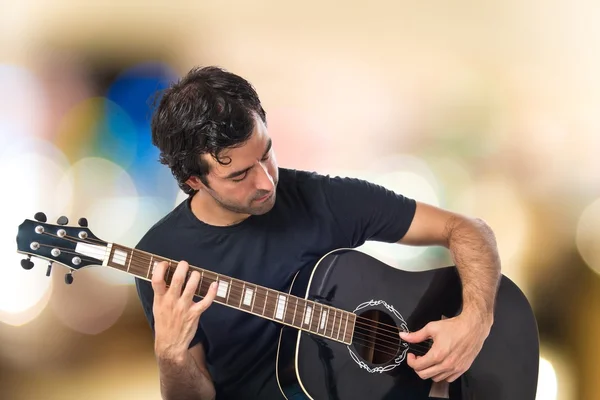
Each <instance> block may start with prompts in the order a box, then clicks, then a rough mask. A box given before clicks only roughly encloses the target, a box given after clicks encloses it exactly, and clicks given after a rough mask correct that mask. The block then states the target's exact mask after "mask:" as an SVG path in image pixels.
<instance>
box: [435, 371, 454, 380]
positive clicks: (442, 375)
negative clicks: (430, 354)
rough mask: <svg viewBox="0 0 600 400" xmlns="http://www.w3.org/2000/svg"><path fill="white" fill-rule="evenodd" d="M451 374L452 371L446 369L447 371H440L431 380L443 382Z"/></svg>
mask: <svg viewBox="0 0 600 400" xmlns="http://www.w3.org/2000/svg"><path fill="white" fill-rule="evenodd" d="M451 375H452V372H451V371H446V372H442V373H439V374H437V375H435V376H432V377H431V380H432V381H434V382H442V381H445V380H446V379H448V377H450V376H451Z"/></svg>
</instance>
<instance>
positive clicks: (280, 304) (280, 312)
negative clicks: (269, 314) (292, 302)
mask: <svg viewBox="0 0 600 400" xmlns="http://www.w3.org/2000/svg"><path fill="white" fill-rule="evenodd" d="M287 303H288V301H287V296H286V295H284V294H278V295H277V300H276V303H275V304H276V305H275V313H274V314H273V319H278V320H283V317H284V316H285V310H286V308H287Z"/></svg>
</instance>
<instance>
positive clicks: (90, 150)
mask: <svg viewBox="0 0 600 400" xmlns="http://www.w3.org/2000/svg"><path fill="white" fill-rule="evenodd" d="M55 141H56V144H57V145H58V146H59V147H60V148H61V149H62V150H63V151H64V152H65V154H66V155H67V156H68V157H69V159H70V161H71V162H76V161H77V160H79V159H81V158H84V157H91V156H96V157H103V158H108V159H110V160H112V161H113V162H115V163H118V164H119V165H121V167H122V168H128V167H129V166H130V165H131V164H132V163H133V161H134V158H135V156H136V154H137V143H138V141H137V137H136V131H135V127H134V125H133V123H132V121H131V119H130V117H129V115H128V114H127V113H126V112H125V111H123V109H122V108H121V107H119V106H118V105H117V104H115V103H114V102H112V101H110V100H107V99H105V98H101V97H94V98H90V99H86V100H84V101H82V102H80V103H78V104H76V105H75V106H74V107H73V108H71V110H69V112H68V113H67V114H66V115H65V116H64V118H63V120H62V122H61V124H60V127H59V130H58V133H57V135H56V138H55Z"/></svg>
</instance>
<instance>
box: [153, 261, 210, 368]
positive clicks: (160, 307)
mask: <svg viewBox="0 0 600 400" xmlns="http://www.w3.org/2000/svg"><path fill="white" fill-rule="evenodd" d="M188 269H189V265H188V263H187V262H185V261H180V262H179V263H178V264H177V268H176V269H175V273H174V274H173V278H172V279H171V285H170V286H169V287H168V288H167V284H166V282H165V280H164V277H165V272H166V270H167V262H166V261H163V262H160V263H158V264H157V265H156V266H155V268H154V273H153V274H152V288H153V289H154V302H153V306H152V309H153V313H154V332H155V339H154V351H155V353H156V355H157V356H158V357H159V358H167V359H176V358H180V357H184V355H185V354H186V351H187V349H188V347H189V344H190V342H191V341H192V338H193V337H194V335H195V334H196V330H197V329H198V321H199V319H200V315H201V314H202V313H203V312H204V311H206V309H207V308H208V307H209V306H210V305H211V304H212V302H213V300H214V299H215V296H216V295H217V285H216V283H214V282H213V283H212V284H211V286H210V288H209V289H208V293H207V294H206V296H205V297H204V298H203V299H202V300H201V301H199V302H194V292H195V291H196V289H197V288H198V283H199V282H200V273H199V272H198V271H193V272H192V273H191V275H190V278H189V280H188V282H187V284H186V285H185V288H184V287H183V284H184V282H185V277H186V276H187V272H188Z"/></svg>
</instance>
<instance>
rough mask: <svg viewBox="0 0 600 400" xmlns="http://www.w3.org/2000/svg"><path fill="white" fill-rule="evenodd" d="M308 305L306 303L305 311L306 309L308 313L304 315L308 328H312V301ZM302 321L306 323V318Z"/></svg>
mask: <svg viewBox="0 0 600 400" xmlns="http://www.w3.org/2000/svg"><path fill="white" fill-rule="evenodd" d="M307 303H308V302H307ZM309 304H310V305H307V306H306V307H307V311H308V315H307V316H306V318H307V319H308V330H309V331H310V330H312V329H311V327H312V321H313V317H314V306H313V305H312V303H309ZM304 323H305V324H306V319H305V321H304Z"/></svg>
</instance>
